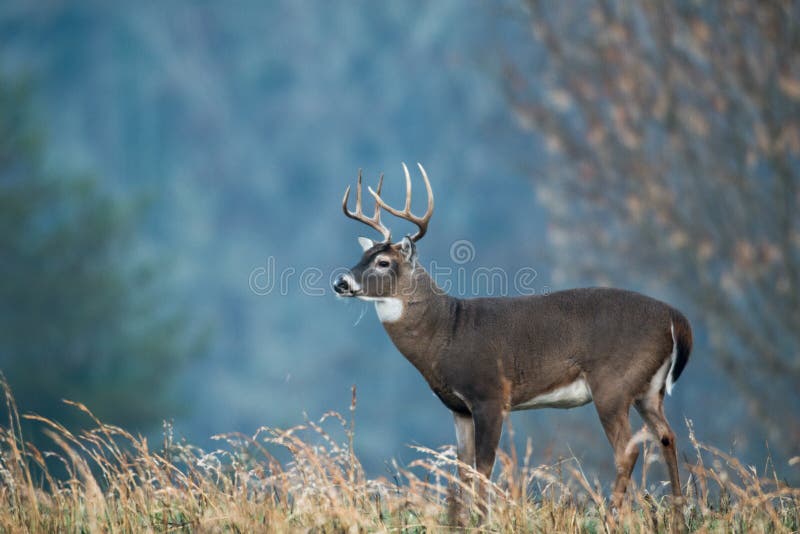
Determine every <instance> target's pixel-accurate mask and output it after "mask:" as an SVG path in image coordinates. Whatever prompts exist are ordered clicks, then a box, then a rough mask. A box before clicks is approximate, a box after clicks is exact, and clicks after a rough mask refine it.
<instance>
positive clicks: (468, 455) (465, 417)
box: [449, 412, 475, 527]
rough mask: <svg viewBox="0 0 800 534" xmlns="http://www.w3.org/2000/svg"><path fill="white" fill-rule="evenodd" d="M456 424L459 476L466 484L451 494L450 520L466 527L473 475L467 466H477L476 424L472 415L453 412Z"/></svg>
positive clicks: (456, 524)
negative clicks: (459, 463)
mask: <svg viewBox="0 0 800 534" xmlns="http://www.w3.org/2000/svg"><path fill="white" fill-rule="evenodd" d="M453 419H454V421H455V426H456V451H457V454H458V461H459V462H461V464H464V465H459V466H458V478H459V479H460V480H461V483H462V484H463V485H464V486H466V487H462V486H459V487H457V488H456V489H455V491H454V493H452V494H451V498H452V501H451V502H450V507H451V508H450V510H449V513H450V522H451V524H452V525H455V526H460V527H465V526H466V525H467V524H468V521H469V504H470V502H471V497H470V495H471V493H472V487H473V486H472V483H473V477H472V474H471V473H470V470H469V469H468V468H467V467H466V466H469V467H471V468H473V469H474V468H475V425H474V424H473V422H472V415H470V414H463V413H457V412H453Z"/></svg>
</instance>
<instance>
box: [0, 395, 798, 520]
mask: <svg viewBox="0 0 800 534" xmlns="http://www.w3.org/2000/svg"><path fill="white" fill-rule="evenodd" d="M3 388H4V391H5V400H6V405H7V408H8V421H7V422H6V423H5V424H4V425H3V426H2V427H0V530H2V531H3V532H51V531H53V532H54V531H58V532H76V531H81V532H102V531H109V532H139V531H146V532H149V531H183V530H190V531H202V532H207V531H212V532H214V531H232V532H257V531H277V532H285V531H314V532H344V531H347V532H350V531H352V532H358V531H375V532H389V531H408V532H423V531H434V532H436V531H449V530H453V529H455V528H456V527H454V526H453V525H454V524H455V522H456V521H457V520H458V519H459V518H460V519H461V520H462V521H467V522H468V523H467V524H468V525H469V526H470V528H478V529H481V530H485V531H498V532H525V531H528V532H533V531H535V532H556V531H557V532H578V531H580V532H612V531H625V532H648V531H666V530H669V529H671V528H672V526H673V525H672V521H673V519H672V514H671V508H670V503H669V500H668V497H665V496H664V494H662V493H661V492H656V493H655V494H651V493H649V492H647V491H645V490H644V489H642V488H647V487H648V485H649V484H651V483H652V481H648V480H647V477H648V469H647V465H649V462H650V461H651V460H652V459H653V458H654V455H653V454H652V453H651V452H649V447H648V446H647V445H646V446H645V448H646V451H645V458H644V460H645V461H644V463H645V468H644V469H643V473H642V476H641V478H640V479H638V480H637V481H636V482H634V484H633V487H632V488H631V491H630V497H629V499H628V501H627V502H626V504H625V505H624V506H623V509H622V510H617V511H613V512H612V511H609V510H608V502H607V500H606V497H605V496H604V495H603V493H602V492H601V491H600V488H599V484H598V483H597V482H595V481H590V479H589V478H588V477H587V476H586V474H585V473H584V471H583V469H582V467H581V465H580V463H579V462H578V461H577V460H576V459H574V458H573V459H568V460H564V461H561V462H557V463H555V464H553V465H532V463H531V446H530V443H529V444H528V447H527V449H526V450H525V451H524V453H523V454H522V455H521V457H518V454H517V451H516V450H514V449H513V447H512V448H511V450H509V451H508V452H502V453H500V456H499V460H500V461H499V469H498V470H497V473H496V476H495V479H494V481H493V482H491V483H489V484H490V490H489V492H488V494H487V501H488V505H487V508H488V514H487V516H486V517H482V516H481V514H480V512H479V511H478V510H480V509H481V506H479V505H480V504H481V502H479V500H480V497H479V496H478V495H477V494H476V492H474V491H473V489H472V487H470V486H467V485H464V484H461V483H460V482H459V481H458V480H457V477H455V476H454V474H453V473H454V472H455V467H456V465H457V461H456V459H455V457H454V453H453V451H452V450H451V449H450V448H447V449H443V450H431V449H425V448H422V447H417V450H418V451H419V453H420V459H419V460H416V461H415V462H413V463H412V464H410V465H408V466H398V465H397V464H396V463H393V464H392V466H393V470H394V474H393V476H389V477H378V478H369V477H368V476H366V474H365V473H364V469H363V468H362V466H361V464H360V463H359V461H358V458H357V457H356V454H355V453H354V450H353V435H354V431H355V429H354V426H353V425H354V423H353V421H354V420H353V411H354V410H355V394H354V397H353V404H352V406H351V414H350V418H349V419H345V418H343V417H342V416H341V415H339V414H337V413H334V412H329V413H327V414H325V415H324V416H322V418H320V419H319V420H318V421H312V420H308V421H306V422H305V423H304V424H302V425H299V426H296V427H293V428H289V429H275V428H268V427H263V428H260V429H259V430H258V431H257V432H256V433H255V434H254V435H252V436H246V435H242V434H228V435H221V436H216V437H215V439H216V440H217V441H218V442H219V445H220V446H219V448H218V449H216V450H213V451H203V450H201V449H199V448H197V447H194V446H192V445H190V444H187V443H184V442H181V441H175V440H174V439H173V437H172V432H171V428H169V427H166V428H165V433H164V441H163V443H159V444H150V443H149V442H148V440H147V439H146V438H144V437H142V436H134V435H131V434H130V433H129V432H126V431H125V430H124V429H122V428H119V427H116V426H113V425H108V424H104V423H102V422H101V421H99V420H97V419H96V418H95V417H94V416H93V415H92V413H91V412H90V411H89V409H87V408H86V407H85V406H83V405H81V404H77V403H70V404H72V405H73V406H74V407H75V409H77V410H81V411H83V412H85V413H86V414H87V416H88V417H90V418H91V420H92V421H93V423H94V426H93V428H91V430H85V431H81V432H79V433H73V432H72V431H70V429H67V428H64V427H63V426H61V425H60V424H58V423H57V422H55V421H51V420H49V419H46V418H44V417H40V416H37V415H24V416H22V417H23V418H24V419H28V420H30V421H31V422H32V423H34V424H36V425H40V426H41V427H42V429H43V430H44V431H45V433H46V434H47V436H49V438H50V439H51V440H52V447H51V449H52V450H48V451H44V450H40V449H39V448H37V447H35V446H34V445H33V444H31V443H30V442H27V441H26V440H25V439H24V437H23V435H22V430H21V424H20V416H19V413H18V411H17V407H16V406H15V403H14V398H13V396H12V394H11V392H10V390H9V388H8V387H7V386H6V385H5V383H3ZM691 441H692V445H693V447H694V455H695V457H694V459H693V460H692V461H691V462H689V463H687V464H686V468H687V469H688V471H689V472H690V477H689V480H687V481H686V483H685V484H684V490H685V492H686V495H687V504H686V506H685V507H684V511H683V515H682V517H681V518H680V522H681V523H683V524H684V525H685V526H686V527H688V528H689V529H690V530H692V531H694V530H697V531H711V532H730V531H736V532H750V531H767V532H791V531H795V532H796V531H797V530H798V528H800V508H798V501H799V500H800V489H798V488H793V487H788V486H787V485H785V484H784V483H782V482H781V481H780V480H779V478H778V477H777V475H775V473H774V470H773V473H772V474H771V475H770V476H764V475H763V474H759V473H758V472H757V470H756V469H755V468H753V467H750V466H744V465H742V464H741V463H740V462H739V461H738V460H737V459H736V458H733V457H731V456H729V455H727V454H725V453H723V452H722V451H720V450H718V449H715V448H714V447H710V446H707V445H703V444H701V443H698V442H697V441H696V440H695V439H694V435H693V434H692V436H691ZM511 442H513V440H511ZM276 455H278V456H281V457H282V458H283V460H282V461H279V460H278V459H277V458H276ZM54 466H57V467H54ZM789 468H796V467H789ZM56 470H61V471H63V473H62V474H60V475H59V476H56V475H54V474H53V472H54V471H56ZM475 476H477V474H475ZM664 493H665V492H664ZM469 503H472V506H470V505H469Z"/></svg>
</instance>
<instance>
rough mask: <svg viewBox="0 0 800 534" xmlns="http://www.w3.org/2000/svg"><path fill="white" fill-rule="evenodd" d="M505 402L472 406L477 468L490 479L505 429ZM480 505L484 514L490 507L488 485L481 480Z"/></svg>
mask: <svg viewBox="0 0 800 534" xmlns="http://www.w3.org/2000/svg"><path fill="white" fill-rule="evenodd" d="M503 418H504V412H503V403H502V402H499V401H490V402H481V403H476V404H475V405H473V407H472V421H473V424H474V425H475V469H477V471H478V473H480V474H481V475H483V476H485V477H486V479H487V480H488V479H490V478H491V476H492V467H494V459H495V454H496V453H497V445H498V443H500V434H501V433H502V431H503ZM478 498H479V503H478V505H479V507H480V509H481V512H483V514H484V515H485V514H486V511H487V509H488V499H487V487H486V485H485V484H484V483H483V482H482V481H481V483H480V486H479V488H478Z"/></svg>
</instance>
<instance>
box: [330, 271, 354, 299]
mask: <svg viewBox="0 0 800 534" xmlns="http://www.w3.org/2000/svg"><path fill="white" fill-rule="evenodd" d="M333 290H334V291H336V292H337V293H339V294H340V295H341V294H342V293H347V292H349V291H350V282H348V281H347V278H345V276H344V275H343V274H340V275H339V276H337V277H336V280H334V282H333Z"/></svg>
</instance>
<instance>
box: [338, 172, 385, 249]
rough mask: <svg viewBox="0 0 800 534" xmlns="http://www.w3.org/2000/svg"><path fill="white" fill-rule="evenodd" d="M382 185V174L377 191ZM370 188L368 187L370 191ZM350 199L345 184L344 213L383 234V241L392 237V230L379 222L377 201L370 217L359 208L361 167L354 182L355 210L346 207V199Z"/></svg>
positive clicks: (348, 189) (379, 209) (379, 211)
mask: <svg viewBox="0 0 800 534" xmlns="http://www.w3.org/2000/svg"><path fill="white" fill-rule="evenodd" d="M382 186H383V175H381V179H380V182H379V183H378V191H380V190H381V187H382ZM371 190H372V188H370V191H371ZM349 199H350V186H349V185H348V186H347V189H345V191H344V197H343V198H342V211H343V212H344V214H345V215H346V216H347V217H349V218H351V219H354V220H356V221H359V222H362V223H364V224H366V225H367V226H369V227H371V228H374V229H375V230H377V231H378V232H380V233H381V235H383V240H384V242H386V243H388V242H389V241H390V240H391V238H392V232H391V230H389V229H388V228H386V226H384V225H383V223H382V222H381V206H380V204H379V203H377V202H376V203H375V214H374V215H373V216H372V217H367V216H366V215H364V212H363V210H362V209H361V169H359V170H358V182H357V184H356V211H355V212H352V211H350V210H349V209H347V201H348V200H349Z"/></svg>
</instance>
